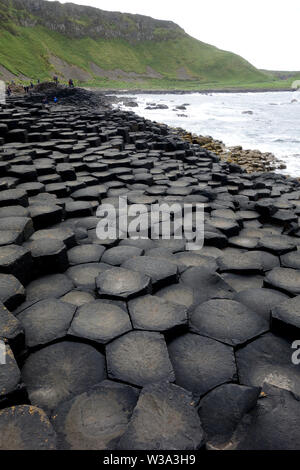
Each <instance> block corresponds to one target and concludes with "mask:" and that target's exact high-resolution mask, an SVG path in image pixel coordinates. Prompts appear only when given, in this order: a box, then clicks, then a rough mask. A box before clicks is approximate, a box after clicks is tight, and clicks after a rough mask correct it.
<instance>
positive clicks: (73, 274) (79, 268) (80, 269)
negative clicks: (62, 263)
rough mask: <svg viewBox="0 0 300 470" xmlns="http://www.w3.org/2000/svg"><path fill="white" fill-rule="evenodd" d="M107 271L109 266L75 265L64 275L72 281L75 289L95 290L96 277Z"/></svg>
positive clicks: (99, 264)
mask: <svg viewBox="0 0 300 470" xmlns="http://www.w3.org/2000/svg"><path fill="white" fill-rule="evenodd" d="M107 269H110V265H109V264H106V263H84V264H76V265H75V266H71V267H70V268H69V269H67V271H66V275H67V276H68V277H69V278H70V279H72V281H73V282H74V284H75V286H76V287H78V288H81V289H90V290H95V289H96V278H97V276H99V274H101V273H103V272H105V271H106V270H107Z"/></svg>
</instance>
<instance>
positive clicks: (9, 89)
mask: <svg viewBox="0 0 300 470" xmlns="http://www.w3.org/2000/svg"><path fill="white" fill-rule="evenodd" d="M53 81H54V83H55V85H56V86H57V85H58V76H57V75H54V77H53ZM39 83H40V80H39V79H38V80H37V84H39ZM13 85H15V82H14V80H12V81H11V83H10V84H9V85H7V87H6V94H7V96H11V94H12V92H13V90H12V86H13ZM68 85H69V88H74V86H75V85H74V81H73V79H72V78H70V79H69V81H68ZM33 88H34V84H33V81H31V82H30V85H27V84H26V85H23V89H24V93H25V94H27V93H29V91H30V90H33ZM45 100H46V101H45V103H44V104H48V99H47V98H45ZM53 101H54V103H57V102H58V98H57V97H56V96H55V97H54V100H53ZM43 102H44V101H43Z"/></svg>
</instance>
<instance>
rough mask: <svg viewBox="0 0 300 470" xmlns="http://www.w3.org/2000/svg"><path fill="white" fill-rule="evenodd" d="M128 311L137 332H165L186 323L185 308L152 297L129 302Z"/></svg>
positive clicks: (148, 296) (147, 296)
mask: <svg viewBox="0 0 300 470" xmlns="http://www.w3.org/2000/svg"><path fill="white" fill-rule="evenodd" d="M128 309H129V313H130V317H131V320H132V324H133V327H134V328H135V329H137V330H153V331H167V330H170V329H171V328H174V327H175V326H179V325H185V324H186V323H187V308H186V307H184V306H182V305H178V304H175V303H171V302H168V301H166V300H164V299H162V298H160V297H156V296H153V295H146V296H144V297H138V298H136V299H133V300H130V301H129V303H128Z"/></svg>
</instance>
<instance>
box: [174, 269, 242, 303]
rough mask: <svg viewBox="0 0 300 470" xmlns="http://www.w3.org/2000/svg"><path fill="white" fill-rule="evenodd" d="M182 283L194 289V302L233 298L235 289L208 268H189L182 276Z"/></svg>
mask: <svg viewBox="0 0 300 470" xmlns="http://www.w3.org/2000/svg"><path fill="white" fill-rule="evenodd" d="M180 283H182V284H183V285H184V286H187V287H189V288H191V289H193V293H194V302H195V303H197V304H198V303H202V302H205V301H206V300H209V299H217V298H221V299H225V298H228V299H231V298H232V297H233V293H234V292H235V290H234V289H233V288H232V287H231V286H230V285H229V284H227V282H225V281H224V280H223V279H222V277H221V276H220V275H219V274H217V273H214V272H212V271H211V270H209V269H207V268H203V267H202V268H197V267H193V268H188V269H187V270H186V271H184V273H183V274H182V275H181V277H180Z"/></svg>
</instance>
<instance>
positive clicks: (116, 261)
mask: <svg viewBox="0 0 300 470" xmlns="http://www.w3.org/2000/svg"><path fill="white" fill-rule="evenodd" d="M142 253H143V250H141V249H140V248H137V247H136V246H126V245H123V246H115V247H113V248H110V249H109V250H106V252H105V253H104V255H103V257H102V261H103V263H107V264H111V265H113V266H120V265H121V264H123V263H124V262H125V261H127V260H128V259H131V258H134V257H135V256H140V255H141V254H142Z"/></svg>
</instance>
